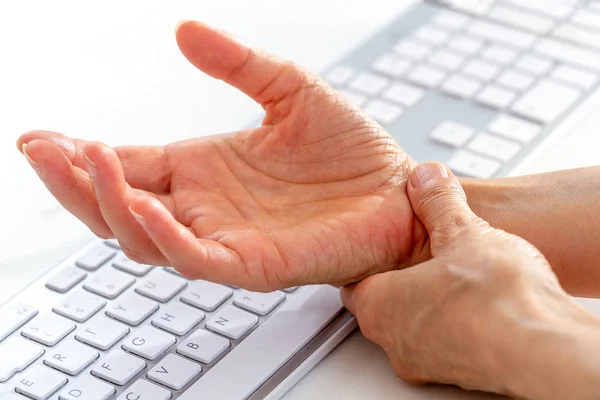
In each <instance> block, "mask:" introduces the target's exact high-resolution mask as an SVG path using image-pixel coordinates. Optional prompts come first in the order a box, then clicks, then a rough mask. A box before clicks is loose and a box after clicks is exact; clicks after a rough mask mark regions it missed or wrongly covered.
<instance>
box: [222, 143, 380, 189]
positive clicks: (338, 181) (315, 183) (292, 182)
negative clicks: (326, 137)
mask: <svg viewBox="0 0 600 400" xmlns="http://www.w3.org/2000/svg"><path fill="white" fill-rule="evenodd" d="M228 144H230V143H229V142H228ZM232 150H233V151H234V153H235V154H236V156H237V157H238V158H239V159H240V160H241V161H243V162H244V163H245V164H246V165H247V166H248V167H250V168H252V169H253V170H254V171H256V172H258V173H260V174H263V175H265V176H267V177H268V178H271V179H273V180H276V181H280V182H282V183H291V184H296V185H322V184H327V183H341V182H346V181H353V180H356V179H360V178H363V177H366V176H368V175H371V174H374V173H377V172H380V171H382V170H384V169H386V168H388V167H389V165H384V166H383V167H381V168H379V169H377V170H374V171H368V172H365V173H362V174H358V175H355V176H350V177H346V178H344V179H335V180H330V181H315V182H297V181H289V180H285V179H281V178H279V177H275V176H272V175H267V174H266V173H265V172H264V171H262V170H260V169H257V168H256V167H255V166H254V164H252V163H249V162H248V161H247V160H246V158H245V157H242V155H241V154H239V153H238V152H237V151H236V150H235V148H234V147H233V148H232ZM294 164H297V163H294Z"/></svg>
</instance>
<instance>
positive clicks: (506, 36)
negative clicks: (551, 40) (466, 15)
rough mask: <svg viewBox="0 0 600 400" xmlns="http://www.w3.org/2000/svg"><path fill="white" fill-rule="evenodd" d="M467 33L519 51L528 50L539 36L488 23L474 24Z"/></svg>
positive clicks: (478, 22)
mask: <svg viewBox="0 0 600 400" xmlns="http://www.w3.org/2000/svg"><path fill="white" fill-rule="evenodd" d="M467 32H469V33H471V35H473V36H476V37H481V38H483V39H487V40H490V41H492V42H495V43H499V44H507V45H509V46H512V47H516V48H519V49H528V48H530V47H531V46H532V45H533V43H534V42H535V41H536V40H537V36H536V35H534V34H532V33H528V32H523V31H521V30H516V29H513V28H509V27H506V26H501V25H497V24H493V23H490V22H486V21H476V22H474V23H473V24H472V25H471V26H470V27H469V28H467Z"/></svg>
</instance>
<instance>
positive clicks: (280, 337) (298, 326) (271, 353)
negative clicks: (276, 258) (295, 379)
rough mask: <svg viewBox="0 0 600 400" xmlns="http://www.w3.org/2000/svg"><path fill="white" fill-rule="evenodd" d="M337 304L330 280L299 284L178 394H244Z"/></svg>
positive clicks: (187, 397) (191, 398) (185, 399)
mask: <svg viewBox="0 0 600 400" xmlns="http://www.w3.org/2000/svg"><path fill="white" fill-rule="evenodd" d="M341 309H342V302H341V301H340V295H339V291H338V289H336V288H333V287H331V286H310V287H304V288H302V289H301V290H299V291H298V292H297V293H295V294H294V295H292V296H289V297H288V300H287V301H286V302H285V303H284V304H283V305H282V306H281V307H280V308H279V309H278V310H277V311H276V312H275V314H273V315H272V316H271V317H270V318H269V319H267V320H266V321H265V322H264V323H263V324H262V325H261V326H259V327H258V328H257V329H256V330H255V331H254V332H252V333H251V334H250V336H248V337H247V338H246V339H244V340H243V341H242V342H241V343H240V344H239V345H238V346H237V347H236V348H235V349H233V350H232V351H231V353H229V354H228V355H227V356H226V357H225V358H224V359H223V360H221V361H220V362H218V363H217V365H215V366H214V367H213V368H212V369H210V370H209V371H208V372H207V373H206V375H204V376H203V377H201V378H200V380H198V381H197V382H196V383H195V384H194V385H192V386H191V387H190V388H189V389H188V390H186V392H185V393H184V394H183V395H182V396H181V397H179V400H198V399H228V400H229V399H232V400H235V399H240V400H242V399H246V398H248V397H249V396H250V395H251V394H252V393H254V392H255V391H256V390H257V389H258V388H259V387H260V386H261V385H262V384H263V383H264V382H265V381H266V380H267V379H269V378H270V377H271V376H272V375H273V374H274V373H275V372H277V370H279V369H280V368H281V367H282V366H283V365H284V364H285V363H286V362H287V361H289V359H290V358H291V357H292V356H293V355H294V354H296V353H297V352H298V351H300V350H301V349H302V348H303V347H304V346H305V345H306V344H307V343H308V342H309V341H310V340H311V339H312V338H313V337H315V336H316V335H317V333H319V332H320V331H321V330H323V328H325V327H326V326H327V324H328V323H329V322H330V321H331V320H332V319H333V318H334V317H335V316H336V314H338V312H339V311H340V310H341Z"/></svg>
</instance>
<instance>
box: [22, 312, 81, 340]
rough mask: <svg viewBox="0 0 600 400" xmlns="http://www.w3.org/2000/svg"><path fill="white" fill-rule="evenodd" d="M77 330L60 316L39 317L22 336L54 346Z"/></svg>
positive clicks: (26, 328) (28, 325)
mask: <svg viewBox="0 0 600 400" xmlns="http://www.w3.org/2000/svg"><path fill="white" fill-rule="evenodd" d="M73 330H75V324H73V323H72V322H70V321H69V320H67V319H65V318H63V317H59V316H58V315H53V314H48V315H42V316H40V317H37V318H36V319H34V320H33V321H31V322H30V323H29V324H27V325H26V326H25V328H23V330H22V331H21V334H22V335H23V336H25V337H26V338H29V339H31V340H35V341H36V342H39V343H41V344H45V345H46V346H54V345H55V344H56V343H58V342H60V341H61V340H62V339H63V338H64V337H65V336H67V335H68V334H69V333H71V332H73Z"/></svg>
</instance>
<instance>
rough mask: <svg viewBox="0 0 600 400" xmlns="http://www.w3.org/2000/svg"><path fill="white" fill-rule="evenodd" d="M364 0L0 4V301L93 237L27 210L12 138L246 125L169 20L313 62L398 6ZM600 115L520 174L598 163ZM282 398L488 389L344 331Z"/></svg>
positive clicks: (331, 57)
mask: <svg viewBox="0 0 600 400" xmlns="http://www.w3.org/2000/svg"><path fill="white" fill-rule="evenodd" d="M366 4H367V3H365V2H364V1H363V0H335V1H334V0H326V1H322V0H319V1H317V0H304V1H302V2H275V1H272V0H253V1H244V0H237V1H235V0H225V1H207V0H189V1H178V2H161V1H159V0H152V1H148V0H140V1H127V2H123V1H118V0H104V1H102V2H99V3H89V2H81V1H78V0H71V1H64V0H58V1H53V2H46V1H43V0H39V1H28V2H2V3H1V4H0V52H1V54H2V60H3V61H2V63H1V65H0V88H2V89H1V90H0V109H2V110H3V116H2V118H0V132H2V133H1V134H0V170H1V171H3V172H2V173H1V174H2V175H0V178H1V181H2V185H0V198H1V199H2V210H3V211H5V213H4V214H2V211H0V243H2V244H1V245H0V249H1V250H0V251H1V252H3V253H4V257H3V256H2V255H0V304H1V303H2V302H3V301H5V300H6V299H8V298H9V297H11V296H12V295H14V294H16V293H17V292H18V291H19V290H21V289H22V288H23V287H24V286H26V285H27V284H28V283H29V282H31V281H32V280H33V279H34V278H35V277H37V276H39V275H40V274H41V273H42V272H43V271H45V270H47V269H48V268H50V267H51V266H52V265H54V264H55V263H56V262H58V261H59V260H60V259H62V258H63V257H65V256H66V255H68V254H69V253H70V252H72V251H74V250H75V249H77V248H78V247H79V246H81V245H82V244H83V243H85V242H86V241H87V240H90V239H91V238H92V236H91V235H90V234H89V233H88V232H87V231H86V229H85V228H84V227H83V226H82V225H81V224H79V223H77V222H75V221H73V219H72V218H70V217H68V216H66V215H64V214H63V213H62V212H60V211H57V210H56V209H54V208H50V209H49V210H46V211H47V212H46V213H45V214H44V215H43V216H33V217H32V216H31V215H29V214H30V213H33V211H30V210H35V208H34V206H35V204H37V203H35V201H31V200H29V199H30V198H33V197H35V196H42V194H43V191H42V189H41V187H40V185H39V184H38V183H37V182H36V181H35V179H34V177H33V176H32V175H31V172H30V171H29V170H28V167H27V166H26V164H25V162H24V161H23V160H22V159H21V158H20V157H19V156H18V154H17V153H16V150H14V147H13V145H12V143H13V141H14V140H15V139H16V137H17V135H18V134H19V133H20V132H23V131H26V130H29V129H33V128H40V127H41V128H49V129H53V130H58V131H62V132H65V133H68V134H71V135H74V136H79V137H84V138H94V139H98V140H103V141H106V142H108V143H110V144H124V143H164V142H167V141H172V140H177V139H181V138H185V137H190V136H199V135H206V134H211V133H218V132H226V131H231V130H235V129H237V128H239V127H240V126H243V125H244V124H246V123H248V122H249V121H251V120H252V118H253V116H254V115H255V114H256V112H257V111H258V109H257V108H256V107H255V106H254V105H252V104H251V103H250V102H249V101H248V100H247V99H245V98H244V97H243V96H242V95H240V94H238V93H236V92H235V91H234V90H232V89H230V88H227V87H226V86H224V85H223V84H221V83H218V82H215V81H212V80H210V79H208V78H207V77H205V76H202V75H201V74H199V73H197V72H196V71H194V70H193V69H192V68H191V67H189V66H188V65H186V62H185V61H183V60H182V57H181V56H180V55H179V54H178V52H177V49H176V47H175V43H174V40H173V27H174V26H175V24H176V23H177V22H178V21H179V20H181V19H189V18H194V19H199V20H202V21H204V22H207V23H210V24H213V25H215V26H218V27H221V28H224V29H228V30H231V31H233V32H235V33H238V34H240V35H242V36H243V37H245V38H247V39H249V40H250V41H252V42H255V43H257V44H259V45H261V46H262V47H264V48H266V49H268V50H270V51H272V52H274V53H276V54H280V55H282V56H284V57H287V58H290V59H293V60H295V61H297V62H299V63H301V64H304V65H306V66H308V67H310V68H312V69H313V70H316V71H319V70H322V69H323V68H325V67H326V66H327V65H329V64H330V63H331V62H333V61H335V60H336V59H337V58H338V57H340V56H341V55H342V54H343V53H344V52H346V51H348V50H350V49H351V48H352V47H353V45H354V44H355V43H356V42H359V41H361V40H363V39H364V38H365V37H367V36H368V35H369V34H371V33H373V32H375V31H376V30H377V29H379V28H380V27H381V26H382V25H383V24H385V23H386V22H388V21H390V20H391V19H392V18H394V16H395V15H396V14H398V13H399V12H401V10H402V9H403V8H404V7H405V6H406V4H404V3H403V2H401V1H386V0H371V1H369V2H368V6H367V5H366ZM324 33H326V35H325V34H324ZM282 37H285V38H286V39H285V40H281V38H282ZM597 114H600V113H597ZM599 125H600V115H597V116H593V115H592V116H589V117H588V118H587V119H585V120H584V121H583V123H582V124H580V127H579V128H578V130H577V140H574V137H573V136H567V137H565V138H564V139H562V140H560V141H559V142H558V143H557V145H556V146H554V147H553V148H552V151H547V152H545V154H544V156H543V157H542V158H541V159H540V160H539V162H538V163H536V164H535V165H533V166H532V167H530V168H529V171H531V172H533V171H536V172H537V171H544V170H551V169H561V168H570V167H579V166H585V165H594V164H600V157H599V156H598V155H597V149H598V148H599V146H598V145H599V144H600V135H599V134H598V133H597V132H598V130H597V128H596V127H597V126H599ZM8 171H11V174H10V175H9V174H8ZM11 179H12V181H11ZM17 180H18V181H19V182H23V185H22V187H21V188H20V189H19V192H18V193H15V187H14V185H13V186H12V187H11V182H14V181H17ZM5 182H9V184H8V186H6V185H5ZM7 187H8V189H6V188H7ZM3 188H4V189H3ZM3 190H4V191H3ZM36 201H37V200H36ZM48 201H49V202H48V203H47V204H49V205H50V206H52V205H53V204H52V203H51V202H50V200H48ZM8 211H10V212H8ZM28 215H29V216H28ZM28 218H29V219H28ZM35 218H53V219H55V220H54V221H53V223H51V224H46V225H45V226H50V227H52V229H54V230H57V229H60V228H58V227H57V226H64V227H67V228H68V230H67V231H65V230H62V231H61V232H59V233H57V234H55V235H54V236H56V237H58V238H60V240H61V244H60V245H56V244H54V243H53V245H52V246H50V247H51V249H47V247H48V246H44V240H42V237H44V236H45V237H46V238H48V235H47V232H46V231H45V230H43V229H48V228H46V227H44V228H43V229H42V230H40V231H39V232H38V233H36V231H38V229H37V227H36V226H35V225H34V226H31V225H29V222H28V221H30V220H31V221H35V220H36V219H35ZM59 220H60V222H61V224H58V222H59ZM45 242H47V243H48V242H50V239H49V238H48V239H46V240H45ZM10 249H17V250H15V252H13V253H11V252H10ZM7 254H8V255H10V256H7ZM2 264H4V265H2ZM285 398H286V399H287V400H296V399H306V398H310V399H331V398H343V399H367V398H368V399H398V398H402V399H454V398H457V399H458V398H460V399H465V398H469V399H484V398H485V399H488V398H495V396H492V395H487V394H474V393H470V394H466V393H464V392H462V391H460V390H457V389H453V388H446V387H435V386H431V387H427V388H409V387H408V386H407V385H406V384H404V383H403V382H402V381H400V380H399V379H397V378H396V377H395V375H394V374H393V371H392V370H391V368H390V367H389V365H388V362H387V359H386V357H385V354H384V353H383V352H382V351H381V350H380V349H379V348H377V347H376V346H375V345H373V344H371V343H369V342H368V341H367V340H366V339H364V337H363V336H362V335H361V334H360V333H359V332H354V333H353V334H352V335H351V336H350V337H349V338H348V339H346V340H345V341H344V342H343V343H342V344H341V345H340V346H339V347H338V348H337V349H335V350H334V351H333V352H332V353H331V355H329V356H328V357H327V358H326V359H325V360H324V361H323V362H321V363H320V364H319V365H318V366H317V367H316V368H315V369H313V370H312V371H311V372H310V373H309V374H308V375H307V376H306V377H305V378H304V379H303V380H301V381H300V382H299V383H298V384H297V385H296V386H295V387H294V388H293V389H292V390H291V391H290V392H289V393H288V394H287V395H286V396H285Z"/></svg>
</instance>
